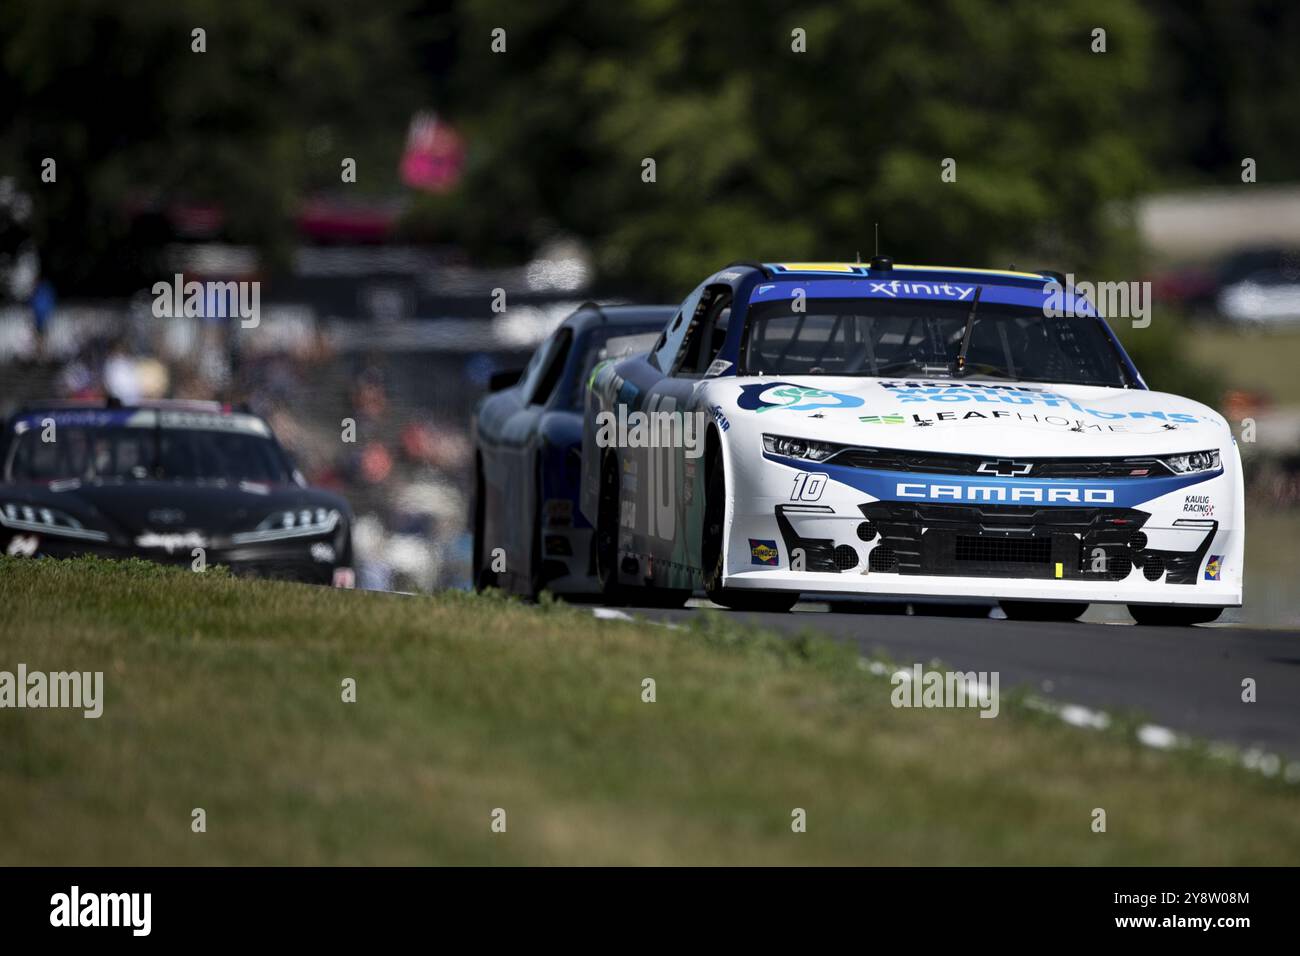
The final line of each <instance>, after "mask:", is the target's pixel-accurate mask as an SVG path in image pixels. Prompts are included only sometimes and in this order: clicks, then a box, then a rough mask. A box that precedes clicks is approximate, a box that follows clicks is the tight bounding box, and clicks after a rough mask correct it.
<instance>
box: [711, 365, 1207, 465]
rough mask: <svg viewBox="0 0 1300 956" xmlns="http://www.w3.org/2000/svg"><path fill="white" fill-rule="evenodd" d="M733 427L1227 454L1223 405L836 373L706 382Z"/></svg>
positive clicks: (1061, 448)
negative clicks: (1216, 407)
mask: <svg viewBox="0 0 1300 956" xmlns="http://www.w3.org/2000/svg"><path fill="white" fill-rule="evenodd" d="M703 388H704V389H705V396H704V399H705V402H706V404H707V405H708V407H709V409H710V411H711V412H712V413H713V415H714V417H715V419H716V418H717V417H718V416H719V415H721V416H722V417H723V419H724V420H726V421H727V423H728V427H729V428H734V427H736V426H739V427H740V428H741V429H742V430H746V431H748V430H750V429H753V430H756V431H759V432H763V433H767V434H777V435H787V436H790V437H798V438H806V439H814V440H822V441H828V442H838V443H842V444H854V445H873V446H879V447H885V448H897V449H904V450H918V451H919V450H929V449H933V448H934V447H935V446H936V445H940V446H941V447H942V448H943V449H944V450H946V451H949V452H953V453H959V454H997V455H1001V456H1031V455H1032V456H1038V457H1043V456H1052V455H1061V456H1070V457H1074V456H1092V455H1096V456H1109V455H1115V456H1126V455H1151V454H1176V453H1180V452H1188V451H1198V450H1202V449H1210V448H1220V447H1222V446H1224V445H1226V444H1228V443H1229V442H1230V440H1231V431H1230V430H1229V428H1228V424H1227V422H1226V421H1225V420H1224V419H1223V417H1222V416H1221V415H1219V414H1218V413H1217V412H1215V411H1214V410H1213V409H1211V408H1208V407H1206V406H1205V405H1201V404H1200V403H1198V402H1193V401H1191V400H1189V399H1186V398H1181V397H1179V396H1177V395H1170V394H1168V393H1165V392H1154V391H1148V390H1146V389H1125V388H1105V387H1098V386H1086V385H1068V384H1050V383H1006V382H995V381H978V380H966V379H959V380H948V379H940V380H924V379H885V378H859V377H830V376H823V375H817V376H791V377H786V378H776V377H762V378H758V377H746V378H730V379H717V380H713V381H709V382H706V383H705V384H704V385H703Z"/></svg>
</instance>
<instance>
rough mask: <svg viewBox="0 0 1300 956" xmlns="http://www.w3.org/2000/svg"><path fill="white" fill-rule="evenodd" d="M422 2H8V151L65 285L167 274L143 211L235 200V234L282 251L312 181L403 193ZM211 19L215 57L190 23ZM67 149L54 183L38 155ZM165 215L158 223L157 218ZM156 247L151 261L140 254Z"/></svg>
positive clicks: (122, 286) (2, 66) (1, 35)
mask: <svg viewBox="0 0 1300 956" xmlns="http://www.w3.org/2000/svg"><path fill="white" fill-rule="evenodd" d="M411 6H412V4H411V3H410V2H409V0H368V2H367V3H365V4H364V5H363V6H361V7H353V6H351V5H348V4H332V3H320V2H315V0H276V2H274V3H266V2H263V0H187V2H185V3H176V2H169V0H132V2H130V3H123V2H121V0H40V2H28V3H18V4H4V5H3V6H0V99H2V100H3V101H4V102H5V103H7V104H9V110H10V115H8V116H3V115H0V120H3V126H2V127H0V128H3V129H4V131H5V132H4V136H3V140H2V141H0V161H3V163H4V165H5V168H6V169H7V170H10V171H12V172H14V173H15V174H16V175H18V176H19V178H20V181H21V183H22V185H23V186H24V187H25V188H27V189H28V191H29V192H30V193H31V194H32V196H33V197H34V199H35V200H36V203H35V216H34V222H33V231H34V233H35V235H36V238H37V240H38V242H39V244H40V247H41V250H42V259H43V265H44V267H45V269H46V271H47V273H49V274H52V275H53V276H54V278H55V280H56V282H57V283H59V284H60V285H62V286H64V287H68V286H71V287H74V288H82V289H86V290H87V291H92V292H93V293H94V294H100V295H102V294H111V293H115V292H126V291H130V290H131V289H133V288H135V287H137V286H138V284H139V283H140V282H141V281H149V280H150V277H153V278H156V275H157V268H158V267H157V265H156V264H155V263H153V262H151V261H149V259H148V256H149V252H150V250H155V251H156V246H157V243H158V242H159V241H161V240H162V239H163V238H165V231H164V230H162V229H161V228H159V229H158V230H157V231H155V230H154V229H153V228H151V226H150V222H151V220H150V219H149V218H148V217H142V216H140V215H139V211H140V210H141V209H145V208H158V209H163V208H165V207H166V206H167V205H168V204H169V203H172V202H176V201H183V202H188V203H194V204H212V205H213V206H215V207H219V208H220V209H221V210H222V213H223V216H224V220H225V226H224V229H223V232H224V235H225V236H226V237H228V238H230V239H233V240H235V241H239V242H248V243H252V244H256V245H258V246H260V247H262V248H263V249H264V250H265V251H267V252H269V253H271V254H272V259H274V258H275V254H276V253H283V252H284V250H285V248H286V245H287V241H288V240H289V238H290V237H291V232H290V230H291V216H292V213H293V212H294V210H295V208H296V204H297V201H298V199H299V197H300V196H301V195H302V193H303V192H304V191H305V190H306V189H308V188H311V187H323V186H335V187H336V186H338V184H339V183H340V178H339V170H340V162H341V160H342V159H343V157H345V156H351V157H353V158H355V159H356V160H357V162H358V167H359V169H360V175H359V176H358V181H357V184H356V186H349V187H348V188H350V189H352V188H354V189H357V190H359V191H366V190H371V191H381V192H382V191H391V190H392V188H393V186H394V184H395V182H396V168H397V156H398V154H399V152H400V147H401V142H402V137H403V135H404V133H405V130H406V123H407V120H408V119H409V117H410V114H411V111H412V109H413V108H414V106H415V105H417V104H418V103H419V102H420V98H421V96H422V95H423V94H422V91H421V88H420V84H419V83H418V81H417V74H416V72H415V69H414V65H413V58H412V56H411V52H410V51H411V49H412V45H413V43H415V42H416V41H417V40H418V39H419V37H420V36H421V33H420V24H417V23H414V22H413V21H412V19H411V17H410V7H411ZM196 29H202V30H204V31H206V37H205V42H206V52H195V51H194V49H193V39H192V31H194V30H196ZM45 157H52V158H54V159H55V160H56V162H57V174H58V179H57V182H56V183H54V184H49V183H42V182H41V181H40V178H39V176H40V168H41V162H42V160H43V159H44V158H45ZM153 223H154V225H156V226H160V223H158V221H157V220H153ZM142 256H143V257H144V258H143V260H142V258H141V257H142Z"/></svg>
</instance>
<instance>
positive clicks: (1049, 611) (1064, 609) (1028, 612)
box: [998, 601, 1088, 621]
mask: <svg viewBox="0 0 1300 956" xmlns="http://www.w3.org/2000/svg"><path fill="white" fill-rule="evenodd" d="M998 603H999V604H1000V605H1002V613H1004V614H1005V615H1006V616H1007V618H1008V620H1012V621H1073V620H1076V619H1077V618H1079V617H1082V616H1083V612H1084V611H1086V610H1088V605H1086V604H1079V603H1075V602H1073V601H999V602H998Z"/></svg>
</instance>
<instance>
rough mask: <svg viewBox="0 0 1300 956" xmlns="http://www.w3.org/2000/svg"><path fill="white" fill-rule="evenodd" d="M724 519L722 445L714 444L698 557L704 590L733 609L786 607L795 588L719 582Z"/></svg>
mask: <svg viewBox="0 0 1300 956" xmlns="http://www.w3.org/2000/svg"><path fill="white" fill-rule="evenodd" d="M726 521H727V476H726V473H725V472H724V471H723V464H722V449H721V448H719V447H717V446H716V445H715V446H714V448H713V450H712V452H711V453H710V455H709V458H708V476H707V479H706V482H705V492H704V527H703V528H702V530H701V534H702V535H703V539H702V540H701V541H700V559H701V563H702V564H703V565H704V590H705V592H706V593H707V594H708V595H709V600H710V601H712V602H713V603H714V604H721V605H722V606H723V607H727V608H731V609H732V610H733V611H777V612H780V611H788V610H790V608H792V607H794V606H795V604H796V603H798V601H799V592H797V591H759V590H749V589H747V588H746V589H741V588H724V587H723V586H722V567H723V561H724V560H725V556H724V555H723V553H722V541H723V529H724V526H725V524H726Z"/></svg>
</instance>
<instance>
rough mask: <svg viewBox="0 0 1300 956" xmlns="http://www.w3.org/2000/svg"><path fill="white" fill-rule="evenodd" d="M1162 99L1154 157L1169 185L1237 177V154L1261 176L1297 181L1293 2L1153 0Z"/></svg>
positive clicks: (1299, 72)
mask: <svg viewBox="0 0 1300 956" xmlns="http://www.w3.org/2000/svg"><path fill="white" fill-rule="evenodd" d="M1150 7H1151V9H1152V11H1153V13H1154V15H1155V18H1156V23H1157V27H1158V30H1157V38H1158V39H1157V42H1156V46H1155V49H1154V50H1153V54H1154V55H1155V56H1156V57H1157V60H1158V62H1159V64H1160V66H1161V69H1159V70H1158V71H1157V72H1156V76H1155V86H1156V89H1155V97H1156V100H1157V102H1159V103H1161V104H1164V108H1163V109H1162V110H1161V114H1160V117H1159V123H1158V124H1157V125H1156V126H1155V127H1154V130H1153V131H1154V132H1155V133H1156V134H1157V137H1158V150H1157V160H1158V163H1159V166H1160V172H1161V174H1162V176H1163V177H1164V178H1165V179H1166V180H1167V181H1169V182H1170V184H1171V185H1172V184H1195V185H1204V184H1207V183H1209V182H1212V181H1214V182H1218V183H1219V184H1221V185H1225V186H1232V185H1238V184H1240V183H1241V161H1242V159H1243V158H1244V157H1247V156H1249V157H1252V158H1254V159H1255V160H1256V162H1257V163H1258V164H1259V181H1260V182H1273V183H1279V182H1295V181H1296V180H1300V124H1298V123H1296V121H1295V120H1296V97H1297V96H1300V57H1297V56H1296V51H1297V50H1300V3H1294V2H1290V0H1150Z"/></svg>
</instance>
